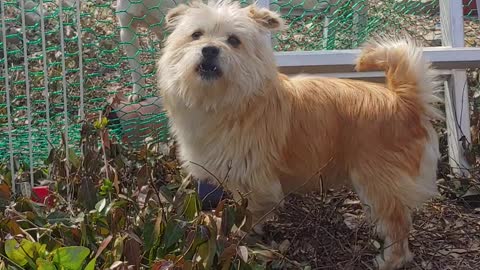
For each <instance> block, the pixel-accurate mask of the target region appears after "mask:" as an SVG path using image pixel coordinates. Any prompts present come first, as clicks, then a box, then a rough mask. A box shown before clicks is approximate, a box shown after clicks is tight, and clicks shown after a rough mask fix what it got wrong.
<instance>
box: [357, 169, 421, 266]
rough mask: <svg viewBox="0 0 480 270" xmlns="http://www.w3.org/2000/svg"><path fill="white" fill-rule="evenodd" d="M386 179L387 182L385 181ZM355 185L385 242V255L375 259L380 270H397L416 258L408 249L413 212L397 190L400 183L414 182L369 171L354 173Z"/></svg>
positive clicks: (376, 171)
mask: <svg viewBox="0 0 480 270" xmlns="http://www.w3.org/2000/svg"><path fill="white" fill-rule="evenodd" d="M385 177H387V178H385ZM352 181H353V184H354V187H355V190H356V191H357V193H358V194H359V196H360V199H361V200H362V202H363V203H364V204H366V205H367V207H366V209H367V210H369V213H368V216H369V217H370V218H371V219H372V221H373V222H374V223H375V225H376V231H377V233H378V234H379V236H380V237H381V238H383V240H384V245H383V248H384V252H383V254H380V255H378V256H377V258H376V262H377V265H378V268H379V269H381V270H390V269H392V270H393V269H398V268H400V267H402V266H403V265H404V264H406V263H408V262H410V261H411V260H412V258H413V255H412V253H411V252H410V250H409V248H408V236H409V232H410V229H411V224H412V223H411V210H410V208H409V206H408V205H407V204H406V203H405V200H408V198H404V195H402V194H404V192H400V191H399V190H398V189H397V188H398V185H400V184H403V183H401V182H404V181H405V182H408V181H413V180H411V179H402V177H398V178H396V177H395V178H391V175H390V173H382V172H379V170H370V169H366V170H364V171H362V170H355V171H354V172H352Z"/></svg>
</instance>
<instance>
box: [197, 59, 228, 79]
mask: <svg viewBox="0 0 480 270" xmlns="http://www.w3.org/2000/svg"><path fill="white" fill-rule="evenodd" d="M197 72H198V73H199V74H200V76H201V77H202V80H207V81H209V80H215V79H218V78H220V77H221V76H222V70H221V69H220V67H219V66H218V65H217V64H216V63H213V62H206V61H204V62H202V63H200V65H198V67H197Z"/></svg>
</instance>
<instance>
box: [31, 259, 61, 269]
mask: <svg viewBox="0 0 480 270" xmlns="http://www.w3.org/2000/svg"><path fill="white" fill-rule="evenodd" d="M36 264H37V270H57V268H56V267H55V265H54V264H53V263H52V262H50V261H47V260H44V259H42V258H38V259H37V261H36Z"/></svg>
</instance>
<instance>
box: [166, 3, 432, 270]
mask: <svg viewBox="0 0 480 270" xmlns="http://www.w3.org/2000/svg"><path fill="white" fill-rule="evenodd" d="M166 23H167V24H168V26H169V27H170V28H171V29H172V30H173V31H172V33H171V35H170V36H169V37H168V39H167V41H166V46H165V48H164V51H163V53H162V56H161V58H160V60H159V61H158V72H159V73H158V74H159V75H158V76H159V84H160V89H162V94H163V97H164V102H165V107H166V110H167V112H168V115H169V117H170V120H171V125H172V126H171V130H172V132H173V134H174V135H175V137H176V139H177V141H178V143H179V151H180V153H179V154H180V159H181V160H182V161H184V163H185V167H186V169H187V170H188V171H189V172H191V173H192V174H193V175H194V176H195V177H197V178H209V177H210V178H211V176H210V173H213V174H214V175H216V176H217V177H219V178H223V177H225V176H226V175H227V174H228V180H227V182H226V186H227V188H229V189H230V190H232V191H234V193H236V192H235V191H237V190H238V191H241V192H244V193H248V196H249V197H248V198H249V200H250V201H249V208H250V210H251V211H252V213H253V214H254V217H255V218H256V219H258V218H260V217H261V216H262V215H264V214H265V213H266V212H267V211H268V210H270V209H271V208H272V207H273V206H275V205H276V204H278V203H279V202H280V201H281V200H282V198H283V197H284V195H285V194H286V193H288V192H291V191H304V192H306V191H312V190H319V189H325V188H331V187H334V186H335V185H342V184H345V183H353V187H354V188H355V190H356V191H357V192H358V194H359V196H360V197H361V199H362V200H363V202H364V203H365V204H366V205H368V210H369V214H370V216H371V218H372V219H373V220H374V221H375V222H376V224H377V228H378V232H379V233H380V235H381V236H382V237H383V238H384V240H385V250H384V254H383V256H379V257H378V258H377V261H378V263H379V267H380V268H381V269H395V268H399V267H401V266H402V265H404V264H405V263H406V262H408V261H409V260H411V258H412V255H411V253H410V251H409V248H408V233H409V230H410V228H411V218H410V212H411V209H412V208H413V207H416V206H419V205H420V204H421V203H422V202H424V201H425V200H427V199H428V198H430V197H431V196H433V195H435V194H436V193H437V189H436V184H435V179H436V178H435V176H436V167H437V166H436V165H437V159H438V157H439V150H438V138H437V134H436V132H435V130H434V129H433V126H432V124H431V122H430V120H432V119H435V118H440V117H441V115H440V114H439V113H438V111H437V110H436V109H434V107H433V105H432V102H433V101H436V99H435V98H434V95H433V89H434V86H435V84H434V81H433V76H431V74H432V70H431V69H430V67H429V65H428V64H426V63H424V61H423V59H422V54H421V50H420V49H418V48H417V47H415V46H414V44H412V42H410V41H408V40H379V41H378V40H377V41H372V42H370V43H369V44H367V45H365V46H364V48H363V51H362V53H361V55H360V57H359V59H358V62H357V66H356V67H357V70H358V71H371V70H385V72H386V79H387V81H386V84H385V85H381V84H375V83H370V82H363V81H357V80H346V79H335V78H321V77H319V78H306V77H295V78H289V77H287V76H285V75H282V74H279V72H278V71H277V67H276V65H275V58H274V54H273V51H272V49H271V47H270V46H269V44H268V42H267V39H266V34H267V33H268V32H269V31H274V30H280V29H282V27H283V21H282V19H281V18H280V17H279V15H278V14H276V13H274V12H271V11H269V10H268V9H263V8H259V7H256V6H254V5H251V6H248V7H245V8H241V7H240V6H239V5H238V3H232V2H229V1H222V2H218V3H209V4H203V3H200V2H193V3H191V4H189V5H179V6H177V7H176V8H173V9H172V10H170V11H169V13H168V14H167V16H166ZM212 47H214V48H216V49H214V50H213V51H212ZM205 48H209V49H208V50H206V49H205ZM195 163H197V164H199V165H201V166H197V165H196V164H195ZM320 168H323V169H322V170H321V172H320V175H321V177H312V176H314V175H315V174H316V173H317V172H318V170H319V169H320ZM346 180H351V181H346Z"/></svg>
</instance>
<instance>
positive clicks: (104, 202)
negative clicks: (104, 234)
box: [95, 198, 107, 213]
mask: <svg viewBox="0 0 480 270" xmlns="http://www.w3.org/2000/svg"><path fill="white" fill-rule="evenodd" d="M106 205H107V199H106V198H103V199H102V200H100V201H99V202H98V203H97V204H95V209H96V210H97V212H98V213H101V212H102V210H103V208H105V206H106Z"/></svg>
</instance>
